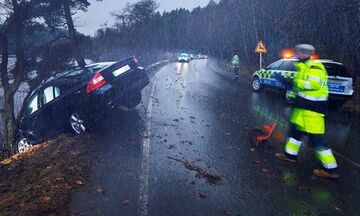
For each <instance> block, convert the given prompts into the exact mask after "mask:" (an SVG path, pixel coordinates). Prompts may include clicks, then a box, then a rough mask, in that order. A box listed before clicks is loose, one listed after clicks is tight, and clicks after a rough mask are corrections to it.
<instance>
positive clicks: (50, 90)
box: [38, 85, 62, 139]
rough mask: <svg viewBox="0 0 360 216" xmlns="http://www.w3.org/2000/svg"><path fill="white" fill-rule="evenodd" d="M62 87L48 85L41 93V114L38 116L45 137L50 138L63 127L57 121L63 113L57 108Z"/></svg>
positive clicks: (40, 128)
mask: <svg viewBox="0 0 360 216" xmlns="http://www.w3.org/2000/svg"><path fill="white" fill-rule="evenodd" d="M60 94H61V92H60V88H59V87H58V86H56V85H48V86H46V87H44V88H43V89H42V90H41V91H40V93H39V104H40V115H39V116H38V121H39V126H38V127H39V130H41V134H42V136H43V137H44V138H46V139H50V138H53V137H54V136H56V135H58V134H59V133H61V132H62V131H61V127H60V125H59V124H58V123H57V122H58V118H60V117H61V113H59V112H58V110H57V109H56V105H55V104H56V103H57V102H58V100H57V98H58V97H59V96H60Z"/></svg>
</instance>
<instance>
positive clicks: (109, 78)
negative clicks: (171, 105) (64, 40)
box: [15, 57, 149, 153]
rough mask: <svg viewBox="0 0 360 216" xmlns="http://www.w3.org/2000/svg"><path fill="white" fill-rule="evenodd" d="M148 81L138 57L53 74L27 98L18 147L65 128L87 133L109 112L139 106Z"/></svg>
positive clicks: (21, 150) (21, 113)
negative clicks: (52, 76)
mask: <svg viewBox="0 0 360 216" xmlns="http://www.w3.org/2000/svg"><path fill="white" fill-rule="evenodd" d="M148 84H149V79H148V76H147V74H146V71H145V69H144V68H143V67H141V66H139V65H138V61H137V59H136V58H135V57H129V58H126V59H123V60H121V61H119V62H101V63H95V64H91V65H88V66H86V67H85V69H81V68H76V69H74V70H70V71H67V72H64V73H62V74H60V75H58V76H56V77H54V78H51V79H49V80H48V81H46V82H45V83H43V84H42V85H40V86H39V87H38V88H36V89H35V90H34V91H32V92H31V95H30V97H29V99H28V100H27V101H25V102H24V105H23V108H22V111H21V112H20V114H19V115H20V116H19V118H20V121H19V124H18V125H17V130H16V141H15V147H16V150H17V151H18V152H21V153H22V152H26V151H27V150H28V149H29V148H30V147H31V146H32V145H34V144H37V143H40V142H43V141H45V140H47V139H51V138H53V137H55V136H56V135H59V134H60V133H63V132H73V133H75V134H82V133H85V132H87V131H88V129H89V128H92V127H93V126H95V124H96V123H95V122H97V121H99V120H100V119H101V115H103V114H105V113H106V112H108V111H112V110H114V109H115V108H118V107H126V108H134V107H136V106H137V105H138V104H139V103H140V101H141V90H142V89H143V88H144V87H146V86H147V85H148Z"/></svg>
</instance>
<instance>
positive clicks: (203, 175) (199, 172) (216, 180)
mask: <svg viewBox="0 0 360 216" xmlns="http://www.w3.org/2000/svg"><path fill="white" fill-rule="evenodd" d="M167 158H169V159H171V160H174V161H176V162H179V163H182V164H183V165H184V166H185V168H186V169H188V170H190V171H195V172H196V175H195V177H197V178H200V179H205V180H206V182H207V183H208V184H210V185H212V186H219V185H221V184H222V177H221V176H219V175H214V174H210V173H208V172H207V171H205V170H203V169H202V168H200V167H199V166H196V165H194V163H193V162H189V161H183V160H180V159H177V158H173V157H167Z"/></svg>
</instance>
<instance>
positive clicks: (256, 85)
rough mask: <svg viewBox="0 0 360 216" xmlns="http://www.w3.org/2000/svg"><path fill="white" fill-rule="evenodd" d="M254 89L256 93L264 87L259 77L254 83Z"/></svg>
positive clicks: (254, 79)
mask: <svg viewBox="0 0 360 216" xmlns="http://www.w3.org/2000/svg"><path fill="white" fill-rule="evenodd" d="M252 88H253V90H254V91H261V89H262V86H261V83H260V79H259V78H258V77H254V78H253V81H252Z"/></svg>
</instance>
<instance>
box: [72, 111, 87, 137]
mask: <svg viewBox="0 0 360 216" xmlns="http://www.w3.org/2000/svg"><path fill="white" fill-rule="evenodd" d="M70 126H71V129H72V130H71V131H72V132H73V133H75V134H83V133H85V132H86V129H87V128H86V126H85V116H84V115H83V114H82V113H79V112H74V113H72V114H71V115H70Z"/></svg>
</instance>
